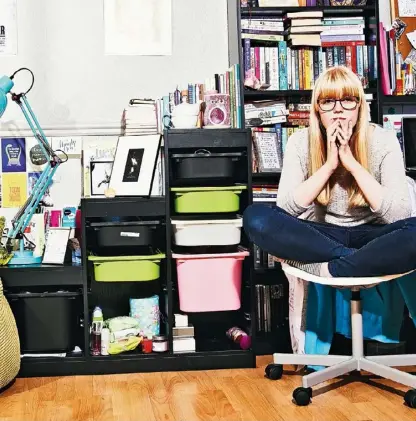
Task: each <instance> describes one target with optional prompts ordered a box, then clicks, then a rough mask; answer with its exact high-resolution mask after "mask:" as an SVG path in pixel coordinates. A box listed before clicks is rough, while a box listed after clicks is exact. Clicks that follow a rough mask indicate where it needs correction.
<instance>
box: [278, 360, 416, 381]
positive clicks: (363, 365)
mask: <svg viewBox="0 0 416 421" xmlns="http://www.w3.org/2000/svg"><path fill="white" fill-rule="evenodd" d="M273 361H274V363H275V364H281V365H283V364H293V365H322V366H325V367H327V368H325V369H323V370H320V371H316V372H314V373H311V374H307V375H305V376H303V377H302V386H303V387H305V388H308V387H313V386H316V385H317V384H320V383H323V382H326V381H328V380H332V379H335V378H336V377H338V376H342V375H343V374H348V373H351V372H352V371H361V370H363V371H367V372H369V373H371V374H375V375H376V376H380V377H383V378H384V379H389V380H393V381H395V382H397V383H399V384H402V385H405V386H408V387H410V388H414V389H416V376H414V375H412V374H409V373H406V372H404V371H400V370H397V369H396V368H393V367H403V366H410V365H416V354H413V355H380V356H371V357H365V356H361V357H352V356H347V355H327V356H325V355H296V354H294V355H291V354H273Z"/></svg>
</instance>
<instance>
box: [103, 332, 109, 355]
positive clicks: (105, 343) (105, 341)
mask: <svg viewBox="0 0 416 421" xmlns="http://www.w3.org/2000/svg"><path fill="white" fill-rule="evenodd" d="M109 345H110V329H108V328H106V327H105V328H104V329H103V331H102V332H101V355H108V347H109Z"/></svg>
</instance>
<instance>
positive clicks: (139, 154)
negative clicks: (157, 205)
mask: <svg viewBox="0 0 416 421" xmlns="http://www.w3.org/2000/svg"><path fill="white" fill-rule="evenodd" d="M160 142H161V136H160V135H158V134H157V135H145V136H122V137H119V139H118V143H117V150H116V156H115V159H114V165H113V169H112V172H111V179H110V188H111V189H114V191H115V194H116V196H150V193H151V189H152V183H153V177H154V172H155V168H156V163H157V157H158V152H159V148H160Z"/></svg>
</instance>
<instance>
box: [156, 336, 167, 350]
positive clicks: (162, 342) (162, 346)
mask: <svg viewBox="0 0 416 421" xmlns="http://www.w3.org/2000/svg"><path fill="white" fill-rule="evenodd" d="M167 350H168V338H167V337H166V336H163V335H159V336H158V335H156V336H153V352H166V351H167Z"/></svg>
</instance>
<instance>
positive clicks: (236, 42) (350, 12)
mask: <svg viewBox="0 0 416 421" xmlns="http://www.w3.org/2000/svg"><path fill="white" fill-rule="evenodd" d="M311 11H312V12H322V17H321V18H320V19H322V21H324V20H328V19H330V18H332V17H333V18H334V20H336V19H338V20H341V19H344V18H345V19H353V18H356V20H362V21H363V22H362V23H363V31H362V32H363V35H364V36H363V37H362V38H361V39H360V40H361V45H365V49H364V48H363V51H362V52H361V51H360V50H358V51H359V52H358V53H357V52H355V53H353V54H357V55H358V54H362V57H364V56H367V60H368V63H370V58H369V57H370V54H371V57H372V62H373V63H374V65H375V67H373V68H370V69H369V70H368V72H367V73H365V75H364V76H365V77H364V79H363V80H365V81H366V84H365V86H364V88H365V93H366V95H367V96H368V98H370V97H372V99H371V103H370V109H371V116H372V120H373V121H375V122H377V123H379V124H382V115H383V114H382V110H383V106H386V105H393V104H403V103H407V104H413V103H414V104H416V100H415V98H414V97H403V96H401V97H392V96H385V95H382V90H381V83H380V80H379V77H378V75H377V72H376V69H377V65H378V63H379V62H378V50H379V36H380V34H379V33H378V29H379V28H378V23H379V5H378V1H375V0H368V2H367V5H366V6H352V7H346V6H342V7H341V6H338V7H336V6H334V7H332V6H326V7H324V6H316V7H250V8H245V7H241V5H240V0H231V1H228V23H229V25H228V31H229V33H228V43H229V60H230V63H238V64H240V68H241V75H242V77H241V87H240V89H241V91H240V92H241V98H242V99H243V101H242V104H247V103H253V102H255V101H281V102H282V103H285V104H286V106H287V107H288V108H289V104H291V103H294V104H299V103H300V104H302V103H304V104H305V103H308V101H309V102H310V97H311V93H312V89H302V86H300V83H296V84H294V83H293V81H292V82H289V81H288V86H287V88H288V89H274V86H273V87H269V88H267V89H265V90H256V89H250V88H247V87H245V86H244V77H243V75H244V74H245V71H246V68H245V63H246V62H247V61H248V60H250V64H251V66H250V67H251V68H252V67H253V64H252V63H253V53H252V51H251V50H252V47H259V46H260V47H268V46H272V48H274V47H273V44H274V45H276V44H277V48H278V51H279V53H278V54H280V50H279V48H280V47H279V41H280V40H285V41H287V40H288V35H287V31H286V30H287V28H288V26H287V25H286V22H284V20H283V18H284V17H285V16H286V15H287V14H288V13H294V12H311ZM250 18H252V19H253V20H254V21H256V20H257V21H258V20H264V21H266V20H272V21H274V25H276V28H278V27H279V23H277V22H279V20H280V21H283V25H284V30H285V33H284V34H282V31H281V29H277V30H276V31H275V34H276V35H277V36H276V38H273V39H272V38H270V39H269V40H267V41H266V40H265V39H258V38H259V37H257V39H256V36H254V37H251V35H253V33H254V34H256V35H259V32H257V31H256V29H258V28H255V30H254V31H253V30H251V29H247V25H251V23H250V24H248V23H247V20H248V19H250ZM326 23H328V22H326ZM329 24H331V23H329ZM332 24H334V23H332ZM244 25H245V26H244ZM311 25H312V23H311ZM334 25H335V24H334ZM249 28H252V26H249ZM280 28H281V27H280ZM325 29H327V28H325ZM269 31H270V29H269ZM357 34H359V32H357ZM319 35H320V34H319ZM246 38H249V39H250V43H248V45H249V47H248V48H249V53H248V54H250V56H247V44H246ZM322 39H323V38H322ZM358 39H359V38H357V40H358ZM363 41H364V42H363ZM346 44H348V42H347V43H346ZM359 44H360V43H357V44H354V46H353V47H351V48H355V46H356V45H359ZM289 45H290V44H289V43H287V46H289ZM341 45H342V42H341V41H340V42H338V43H334V44H333V45H330V44H329V42H324V43H323V45H322V49H321V51H328V50H330V49H331V48H332V49H333V48H334V47H333V46H337V47H338V46H341ZM369 46H371V47H369ZM283 48H284V47H283ZM301 48H303V47H302V46H301V45H297V46H293V47H292V48H291V50H295V51H296V50H298V49H301ZM307 48H308V49H312V50H313V49H314V48H315V47H312V46H311V47H307ZM345 48H347V47H344V51H345ZM370 48H371V50H370ZM338 51H339V50H338ZM349 51H351V50H349ZM369 51H370V53H369ZM347 52H348V49H347ZM254 54H258V53H257V52H256V51H255V53H254ZM263 54H264V57H266V55H265V54H266V53H263ZM267 54H270V56H269V63H268V66H269V68H268V71H269V72H270V73H269V75H268V80H267V81H268V82H270V79H271V74H272V70H270V69H271V66H275V65H274V64H271V63H272V59H271V57H272V56H271V54H272V53H267ZM273 54H274V53H273ZM344 54H345V52H344ZM350 54H351V53H350ZM258 57H259V55H257V56H255V59H254V60H257V61H258ZM278 57H279V59H280V56H278ZM292 57H293V56H292ZM301 57H302V59H303V56H300V55H299V57H298V58H296V60H299V62H300V61H301ZM315 57H316V56H313V58H314V59H315ZM321 57H322V56H319V60H320V59H321ZM323 57H324V59H325V58H327V56H326V55H324V56H323ZM349 57H351V55H350V56H349ZM338 58H339V57H338ZM349 60H351V58H349ZM354 60H356V58H354ZM344 62H345V56H344ZM350 63H351V61H350ZM353 63H354V65H356V62H355V61H353ZM334 64H336V63H334ZM340 64H344V63H340ZM345 64H346V63H345ZM370 64H371V63H370ZM286 65H287V62H286ZM327 65H331V64H330V63H329V64H328V63H327ZM368 66H369V64H368ZM310 69H311V70H312V72H313V74H312V83H311V82H308V83H309V84H310V86H307V87H308V88H312V85H313V79H314V77H317V73H316V72H317V71H316V69H315V68H313V66H312V67H310ZM321 69H322V68H321V67H320V68H319V69H318V74H319V73H320V70H321ZM356 69H357V67H356ZM371 69H373V70H371ZM295 70H297V68H295ZM256 71H257V69H256ZM288 72H289V70H287V71H286V77H288V76H287V73H288ZM371 72H373V73H371ZM370 74H371V78H370ZM361 75H362V74H361ZM279 77H280V74H279ZM292 78H293V76H292ZM278 79H279V78H278ZM277 83H278V84H279V85H280V80H278V82H277ZM304 83H305V82H304ZM280 86H281V85H280ZM280 86H279V87H280ZM294 86H296V88H295V89H294ZM293 110H294V111H295V112H298V114H297V115H302V116H303V114H302V112H303V111H302V108H297V107H296V106H295V107H292V111H293ZM299 110H300V112H299ZM242 112H243V122H244V123H245V126H244V127H251V129H252V131H253V132H255V131H256V130H257V129H256V128H255V127H252V126H254V124H253V122H252V121H251V120H250V118H248V117H247V108H246V109H245V110H244V109H243V111H242ZM248 112H249V113H250V111H248ZM278 124H279V123H277V125H278ZM274 125H275V124H274V123H273V124H271V125H269V127H274ZM281 126H282V130H284V129H283V127H284V126H286V127H287V126H288V125H287V124H286V123H284V122H283V123H281ZM264 127H267V126H264ZM263 130H264V129H263ZM266 130H267V129H266ZM276 130H277V129H276ZM288 130H291V129H288ZM293 130H295V128H294V129H293ZM282 133H283V132H282ZM291 134H292V132H288V133H286V141H287V137H289V136H290V135H291ZM278 139H279V142H284V139H283V140H282V135H281V137H280V138H279V137H278ZM254 143H255V142H253V147H255V144H254ZM282 149H284V145H283V148H282ZM279 159H281V161H280V163H282V159H283V153H282V157H280V158H279ZM252 170H253V174H252V180H253V201H259V200H263V199H262V197H264V196H267V194H265V195H264V196H262V192H263V191H260V192H259V190H261V186H267V185H270V186H274V185H276V188H277V185H278V182H279V179H280V174H281V170H280V169H279V168H276V169H275V170H269V171H267V172H258V171H257V168H254V167H253V168H252ZM256 187H257V193H258V194H259V196H260V197H259V199H258V200H256V191H255V190H254V189H256ZM271 201H273V199H270V198H266V199H265V202H271ZM256 253H257V252H256V250H255V256H254V260H255V262H254V264H255V268H254V273H255V276H254V278H253V279H254V282H255V284H256V285H272V284H275V285H276V284H277V285H282V286H284V288H283V290H284V291H287V280H286V277H285V276H284V274H283V273H282V272H281V269H280V267H279V265H274V264H273V263H271V264H270V259H269V258H268V256H266V257H264V256H262V257H260V260H261V261H262V262H263V266H260V267H258V266H257V267H256ZM260 253H261V252H260ZM265 261H266V263H265V265H264V262H265ZM257 263H258V262H257ZM256 285H255V288H256ZM285 299H286V300H287V299H288V296H286V297H284V300H285ZM284 300H283V301H282V303H283V302H284ZM256 318H261V315H259V314H256ZM253 335H254V336H256V338H257V339H256V341H255V344H257V347H256V348H255V349H254V351H255V353H256V354H263V353H271V352H275V351H277V350H279V349H282V348H285V347H287V346H288V345H289V344H288V339H287V338H288V337H289V335H288V323H287V320H286V321H284V322H283V323H282V320H280V321H279V323H278V324H277V325H276V324H275V325H274V326H273V330H272V331H271V332H264V331H258V330H256V331H255V332H253ZM276 338H277V339H276ZM279 338H281V339H280V340H279ZM289 348H290V345H289Z"/></svg>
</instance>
